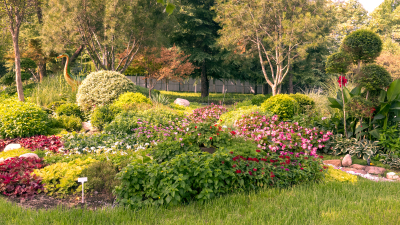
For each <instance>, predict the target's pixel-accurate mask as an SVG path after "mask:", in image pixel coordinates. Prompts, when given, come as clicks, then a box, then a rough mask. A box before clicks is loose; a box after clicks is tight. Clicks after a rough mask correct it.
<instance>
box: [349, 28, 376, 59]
mask: <svg viewBox="0 0 400 225" xmlns="http://www.w3.org/2000/svg"><path fill="white" fill-rule="evenodd" d="M382 48H383V43H382V40H381V38H380V37H379V35H377V34H376V33H374V32H373V31H371V30H365V29H359V30H356V31H353V32H351V33H350V34H349V35H347V36H346V37H345V38H344V40H343V44H342V49H344V50H345V51H346V52H347V53H349V54H350V56H351V58H352V60H353V63H357V62H359V61H362V62H366V63H368V62H372V61H374V59H376V58H377V57H378V56H379V55H380V54H381V51H382Z"/></svg>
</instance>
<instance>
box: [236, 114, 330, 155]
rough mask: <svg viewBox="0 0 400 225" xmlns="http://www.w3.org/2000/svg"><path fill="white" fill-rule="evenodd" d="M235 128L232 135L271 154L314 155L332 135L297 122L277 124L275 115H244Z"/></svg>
mask: <svg viewBox="0 0 400 225" xmlns="http://www.w3.org/2000/svg"><path fill="white" fill-rule="evenodd" d="M235 126H236V127H237V130H236V131H234V134H232V135H234V136H235V135H236V136H238V137H244V138H245V139H250V140H253V141H255V142H256V143H257V144H258V147H259V148H261V149H264V150H269V151H272V152H277V151H296V150H297V151H305V152H307V153H309V154H312V155H315V154H316V153H317V150H318V149H322V148H324V147H325V143H327V142H328V141H329V138H330V137H331V136H332V135H333V134H332V133H331V132H329V131H328V132H324V131H322V130H320V129H318V128H316V127H314V128H306V127H302V126H299V124H298V123H297V122H294V123H291V122H279V121H278V116H276V115H275V116H273V117H271V118H269V117H267V116H262V115H259V114H258V113H252V114H250V115H244V116H243V117H242V119H240V120H238V121H237V122H236V123H235Z"/></svg>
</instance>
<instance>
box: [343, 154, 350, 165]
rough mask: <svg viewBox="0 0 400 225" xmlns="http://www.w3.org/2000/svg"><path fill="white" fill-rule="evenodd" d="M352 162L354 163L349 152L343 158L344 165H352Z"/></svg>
mask: <svg viewBox="0 0 400 225" xmlns="http://www.w3.org/2000/svg"><path fill="white" fill-rule="evenodd" d="M351 164H352V161H351V155H349V154H347V155H346V156H345V157H344V158H343V160H342V166H344V167H348V166H351Z"/></svg>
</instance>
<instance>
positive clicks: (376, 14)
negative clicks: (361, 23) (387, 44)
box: [369, 0, 400, 41]
mask: <svg viewBox="0 0 400 225" xmlns="http://www.w3.org/2000/svg"><path fill="white" fill-rule="evenodd" d="M399 6H400V1H399V0H384V1H383V2H382V3H381V4H380V5H379V6H378V7H377V8H376V9H375V10H374V11H373V12H372V13H371V23H370V25H369V28H370V29H372V30H373V31H374V32H376V33H378V34H379V35H381V36H384V37H387V38H392V39H394V40H396V41H400V7H399Z"/></svg>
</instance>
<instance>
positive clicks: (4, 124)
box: [0, 100, 48, 138]
mask: <svg viewBox="0 0 400 225" xmlns="http://www.w3.org/2000/svg"><path fill="white" fill-rule="evenodd" d="M0 115H1V116H0V136H2V137H3V138H15V137H30V136H34V135H37V134H46V133H47V121H48V116H47V114H46V112H44V111H43V110H42V109H41V108H40V107H39V106H37V105H35V104H33V103H28V102H20V101H17V100H14V101H5V102H3V104H0Z"/></svg>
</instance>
